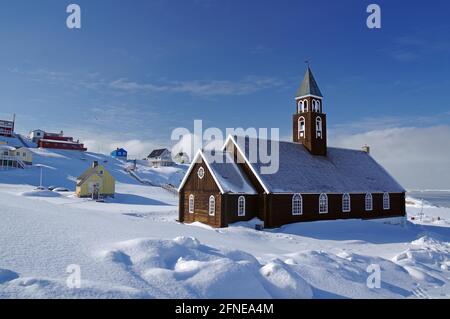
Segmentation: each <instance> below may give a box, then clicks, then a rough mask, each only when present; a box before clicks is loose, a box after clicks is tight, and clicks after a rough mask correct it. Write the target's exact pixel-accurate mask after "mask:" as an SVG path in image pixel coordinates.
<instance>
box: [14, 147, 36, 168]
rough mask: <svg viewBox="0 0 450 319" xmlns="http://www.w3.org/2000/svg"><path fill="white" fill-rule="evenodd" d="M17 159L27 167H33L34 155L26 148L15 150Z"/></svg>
mask: <svg viewBox="0 0 450 319" xmlns="http://www.w3.org/2000/svg"><path fill="white" fill-rule="evenodd" d="M14 155H15V156H16V158H17V159H18V160H20V161H22V162H24V163H25V164H27V165H33V153H32V152H31V151H30V150H29V149H28V148H26V147H21V148H18V149H16V150H15V154H14Z"/></svg>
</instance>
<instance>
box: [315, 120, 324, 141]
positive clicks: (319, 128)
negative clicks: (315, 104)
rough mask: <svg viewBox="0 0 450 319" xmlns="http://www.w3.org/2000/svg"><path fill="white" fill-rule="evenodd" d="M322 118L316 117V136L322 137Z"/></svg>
mask: <svg viewBox="0 0 450 319" xmlns="http://www.w3.org/2000/svg"><path fill="white" fill-rule="evenodd" d="M322 136H323V134H322V118H321V117H317V118H316V138H322Z"/></svg>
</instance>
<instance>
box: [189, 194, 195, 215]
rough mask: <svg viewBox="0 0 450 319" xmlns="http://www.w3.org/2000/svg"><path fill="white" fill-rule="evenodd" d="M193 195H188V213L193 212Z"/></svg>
mask: <svg viewBox="0 0 450 319" xmlns="http://www.w3.org/2000/svg"><path fill="white" fill-rule="evenodd" d="M194 201H195V200H194V195H189V213H190V214H193V213H194Z"/></svg>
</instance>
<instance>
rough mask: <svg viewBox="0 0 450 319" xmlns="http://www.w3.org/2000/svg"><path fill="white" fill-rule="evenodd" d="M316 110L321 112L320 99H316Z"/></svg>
mask: <svg viewBox="0 0 450 319" xmlns="http://www.w3.org/2000/svg"><path fill="white" fill-rule="evenodd" d="M316 112H318V113H321V110H320V100H316Z"/></svg>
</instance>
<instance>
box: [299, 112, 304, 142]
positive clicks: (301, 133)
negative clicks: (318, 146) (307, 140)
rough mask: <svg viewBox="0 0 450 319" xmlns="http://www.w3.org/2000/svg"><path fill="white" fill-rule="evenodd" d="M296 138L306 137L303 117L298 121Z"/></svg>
mask: <svg viewBox="0 0 450 319" xmlns="http://www.w3.org/2000/svg"><path fill="white" fill-rule="evenodd" d="M298 137H299V138H304V137H306V130H305V118H304V117H303V116H302V117H300V118H299V119H298Z"/></svg>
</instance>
